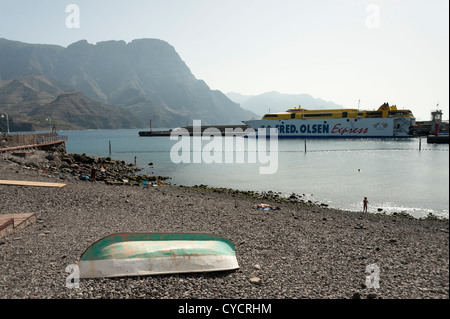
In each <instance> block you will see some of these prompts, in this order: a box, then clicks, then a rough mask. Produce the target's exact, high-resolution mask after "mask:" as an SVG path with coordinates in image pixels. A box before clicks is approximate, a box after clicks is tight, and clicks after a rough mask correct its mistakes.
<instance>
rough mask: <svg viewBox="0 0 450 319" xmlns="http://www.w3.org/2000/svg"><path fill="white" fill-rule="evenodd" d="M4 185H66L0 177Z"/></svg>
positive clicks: (0, 181) (0, 182)
mask: <svg viewBox="0 0 450 319" xmlns="http://www.w3.org/2000/svg"><path fill="white" fill-rule="evenodd" d="M0 184H2V185H15V186H43V187H64V186H66V184H63V183H45V182H32V181H13V180H4V179H0Z"/></svg>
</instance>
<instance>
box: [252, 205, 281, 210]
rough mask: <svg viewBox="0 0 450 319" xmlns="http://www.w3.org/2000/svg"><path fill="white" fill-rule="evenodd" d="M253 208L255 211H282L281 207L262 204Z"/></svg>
mask: <svg viewBox="0 0 450 319" xmlns="http://www.w3.org/2000/svg"><path fill="white" fill-rule="evenodd" d="M252 208H253V209H260V210H271V209H273V210H278V209H280V206H272V205H270V204H263V203H261V204H257V205H253V206H252Z"/></svg>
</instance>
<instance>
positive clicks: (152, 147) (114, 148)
mask: <svg viewBox="0 0 450 319" xmlns="http://www.w3.org/2000/svg"><path fill="white" fill-rule="evenodd" d="M138 132H139V130H84V131H59V132H58V133H59V134H60V135H67V136H68V141H67V143H66V149H67V152H69V153H86V154H87V155H91V156H99V157H108V156H109V157H111V158H112V159H116V160H124V161H126V162H128V163H134V161H136V164H137V166H139V167H140V168H141V169H142V171H141V173H143V174H152V175H158V176H169V177H171V178H172V179H171V180H170V182H171V183H173V184H176V185H185V186H192V185H200V184H204V185H208V186H213V187H225V188H232V189H238V190H254V191H273V192H280V193H282V194H283V195H286V196H288V195H290V194H292V193H295V194H299V195H302V194H304V197H305V198H306V199H309V200H311V201H313V202H315V203H324V204H327V205H329V207H332V208H338V209H344V210H350V211H355V212H358V211H361V210H362V200H363V198H364V197H367V198H368V200H369V206H368V207H369V208H368V211H369V212H378V211H380V210H381V211H382V212H385V213H388V214H389V213H394V212H397V213H402V212H403V213H408V214H410V215H412V216H414V217H418V218H420V217H425V216H427V215H428V214H430V213H431V214H433V215H435V216H439V217H444V218H448V214H449V146H448V144H440V145H438V144H427V142H426V138H421V139H419V138H407V139H301V138H299V139H282V138H280V139H278V151H277V154H276V155H277V156H276V160H277V170H276V172H275V173H274V174H260V168H261V167H262V166H267V165H268V164H262V163H260V162H258V160H257V161H256V163H255V162H254V161H253V162H250V161H248V159H249V158H251V154H250V153H251V152H254V151H255V150H254V149H253V148H251V147H250V144H248V142H246V143H237V141H236V139H242V138H243V137H234V138H233V137H214V139H220V140H219V144H220V143H222V144H223V145H224V147H223V149H222V152H223V153H224V154H223V157H222V158H223V159H225V156H230V154H228V155H226V154H225V153H226V152H230V149H231V152H232V153H233V156H234V157H232V158H233V159H236V156H243V155H244V162H243V163H238V162H237V161H236V160H234V161H231V162H230V161H228V162H226V161H225V160H222V163H217V162H213V163H205V162H204V161H200V162H199V163H193V161H190V163H174V161H173V160H172V158H171V156H170V152H171V150H172V148H173V147H174V145H175V144H176V143H177V142H178V140H171V139H170V137H168V136H165V137H140V136H139V134H138ZM188 138H190V139H192V137H188ZM246 140H247V139H246ZM208 143H209V142H208V141H203V142H202V147H203V146H205V145H206V144H208ZM229 143H231V145H232V146H231V148H228V150H226V149H227V147H226V145H229ZM268 143H269V142H268ZM240 144H242V145H241V146H239V145H240ZM268 149H269V148H268V147H267V150H268ZM110 150H111V153H110ZM190 151H191V152H195V151H196V150H194V149H193V148H191V150H190ZM216 151H217V149H216ZM248 156H250V157H248ZM254 157H255V156H254ZM228 158H230V157H228Z"/></svg>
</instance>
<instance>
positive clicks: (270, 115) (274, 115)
mask: <svg viewBox="0 0 450 319" xmlns="http://www.w3.org/2000/svg"><path fill="white" fill-rule="evenodd" d="M264 117H278V115H277V114H266V115H264Z"/></svg>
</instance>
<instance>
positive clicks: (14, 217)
mask: <svg viewBox="0 0 450 319" xmlns="http://www.w3.org/2000/svg"><path fill="white" fill-rule="evenodd" d="M35 221H36V215H35V213H23V214H0V238H1V237H3V236H6V235H7V234H9V233H11V232H13V231H14V230H17V229H22V228H24V227H26V226H27V225H29V224H31V223H33V222H35Z"/></svg>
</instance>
